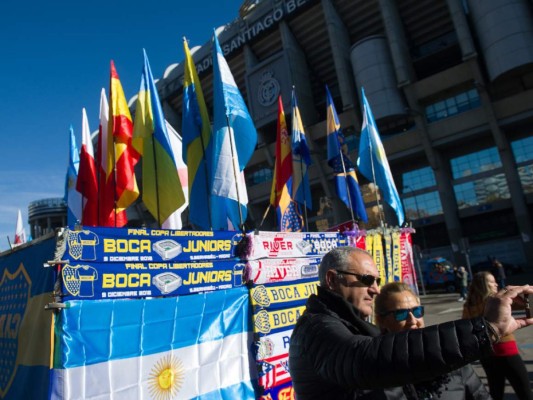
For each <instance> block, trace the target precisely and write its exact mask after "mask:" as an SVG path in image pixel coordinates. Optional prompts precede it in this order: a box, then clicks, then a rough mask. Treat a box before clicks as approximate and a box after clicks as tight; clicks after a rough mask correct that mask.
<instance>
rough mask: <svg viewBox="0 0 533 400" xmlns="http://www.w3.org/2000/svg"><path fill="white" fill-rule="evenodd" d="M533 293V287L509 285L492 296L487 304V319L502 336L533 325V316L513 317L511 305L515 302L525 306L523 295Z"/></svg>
mask: <svg viewBox="0 0 533 400" xmlns="http://www.w3.org/2000/svg"><path fill="white" fill-rule="evenodd" d="M525 294H533V287H531V286H529V285H525V286H507V287H506V288H504V289H502V290H500V291H499V292H498V293H496V294H494V295H492V296H490V297H489V298H488V299H487V303H486V304H485V312H484V316H485V319H486V320H487V321H488V322H489V323H490V324H491V325H492V326H493V327H494V329H495V330H496V332H497V333H498V334H499V335H500V337H502V336H505V335H509V334H510V333H513V332H514V331H516V330H517V329H520V328H524V327H526V326H529V325H533V318H513V315H512V313H511V306H512V305H513V303H515V304H516V305H518V306H524V304H525V302H524V298H523V297H522V296H521V295H525Z"/></svg>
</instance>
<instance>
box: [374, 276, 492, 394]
mask: <svg viewBox="0 0 533 400" xmlns="http://www.w3.org/2000/svg"><path fill="white" fill-rule="evenodd" d="M375 312H376V322H377V324H378V326H379V327H380V329H381V331H382V332H383V333H396V332H401V331H406V330H410V329H419V328H423V327H424V306H423V305H420V299H419V298H418V296H416V295H415V294H414V293H413V291H412V290H411V288H410V287H409V286H408V285H407V284H405V283H403V282H393V283H388V284H386V285H384V286H383V287H382V288H381V293H380V294H379V295H377V296H376V302H375ZM404 392H405V395H406V397H407V398H409V399H420V400H423V399H449V400H455V399H476V400H480V399H490V398H491V397H490V395H489V393H488V392H487V390H486V389H485V386H484V385H483V383H481V380H480V379H479V377H478V376H477V375H476V373H475V372H474V370H473V369H472V367H471V366H470V365H466V366H464V367H462V368H460V369H458V370H455V371H453V372H450V373H449V374H446V375H441V376H439V377H437V378H434V379H432V380H431V381H427V382H422V383H417V384H415V385H407V386H405V387H404Z"/></svg>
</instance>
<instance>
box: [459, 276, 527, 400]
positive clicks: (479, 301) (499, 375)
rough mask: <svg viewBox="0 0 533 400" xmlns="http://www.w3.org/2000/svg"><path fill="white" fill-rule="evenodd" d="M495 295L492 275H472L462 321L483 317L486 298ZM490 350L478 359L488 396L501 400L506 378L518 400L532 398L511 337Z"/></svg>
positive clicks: (496, 288) (524, 369)
mask: <svg viewBox="0 0 533 400" xmlns="http://www.w3.org/2000/svg"><path fill="white" fill-rule="evenodd" d="M506 290H507V289H504V291H506ZM497 292H498V284H497V283H496V279H494V275H492V274H491V273H490V272H486V271H482V272H478V273H477V274H475V275H474V277H473V278H472V283H471V284H470V289H469V291H468V297H467V298H466V302H465V304H464V308H463V318H475V317H477V316H479V315H481V314H483V311H484V308H485V303H486V301H487V299H488V298H489V297H490V296H493V295H495V294H496V293H497ZM492 348H493V350H494V354H493V355H492V356H489V357H485V358H482V359H481V365H483V369H484V370H485V372H486V374H487V381H488V382H489V390H490V394H491V396H492V397H493V398H494V399H496V400H498V399H503V394H504V389H505V379H506V378H507V379H508V380H509V383H510V384H511V386H512V387H513V389H514V392H515V393H516V395H517V397H518V398H519V399H521V400H523V399H527V400H531V399H533V393H532V392H531V386H530V384H529V378H528V374H527V369H526V366H525V364H524V361H523V360H522V357H520V353H519V352H518V347H517V345H516V340H515V337H514V335H513V334H510V335H506V336H504V337H502V338H501V339H500V340H499V341H498V343H495V344H493V346H492Z"/></svg>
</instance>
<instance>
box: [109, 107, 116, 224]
mask: <svg viewBox="0 0 533 400" xmlns="http://www.w3.org/2000/svg"><path fill="white" fill-rule="evenodd" d="M111 114H113V113H112V112H111ZM108 135H109V133H108ZM111 135H113V151H112V153H113V213H114V214H115V218H113V223H114V224H115V228H116V227H117V200H118V199H117V160H116V154H115V150H116V148H115V146H116V143H115V135H114V134H113V132H111Z"/></svg>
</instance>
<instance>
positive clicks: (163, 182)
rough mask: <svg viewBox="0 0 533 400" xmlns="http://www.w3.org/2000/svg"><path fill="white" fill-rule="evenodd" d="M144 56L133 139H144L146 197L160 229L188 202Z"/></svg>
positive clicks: (146, 202) (143, 161) (147, 204)
mask: <svg viewBox="0 0 533 400" xmlns="http://www.w3.org/2000/svg"><path fill="white" fill-rule="evenodd" d="M143 53H144V68H143V73H142V76H141V87H140V89H139V95H138V98H137V104H136V106H135V123H134V129H133V137H134V138H135V139H142V142H143V143H142V146H141V148H140V153H141V155H142V167H143V174H142V175H143V177H142V180H143V195H142V199H143V202H144V204H145V205H146V208H148V210H149V211H150V213H151V214H152V215H153V216H154V218H155V219H156V221H158V224H159V226H162V225H163V223H164V222H165V221H166V220H167V219H168V218H169V217H170V216H171V215H172V214H173V213H174V212H175V211H176V210H177V209H178V208H180V207H181V206H182V205H183V204H184V203H185V197H184V195H183V190H182V187H181V183H180V179H179V176H178V169H177V167H176V161H175V157H174V154H173V152H172V148H171V146H170V139H169V136H168V132H167V128H166V123H165V118H164V117H163V110H162V109H161V103H160V101H159V95H158V94H157V89H156V87H155V84H154V79H153V76H152V71H151V69H150V63H149V62H148V57H147V55H146V52H145V51H143Z"/></svg>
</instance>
